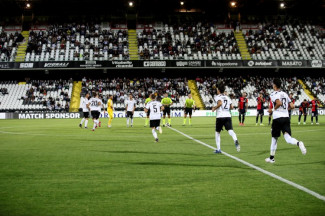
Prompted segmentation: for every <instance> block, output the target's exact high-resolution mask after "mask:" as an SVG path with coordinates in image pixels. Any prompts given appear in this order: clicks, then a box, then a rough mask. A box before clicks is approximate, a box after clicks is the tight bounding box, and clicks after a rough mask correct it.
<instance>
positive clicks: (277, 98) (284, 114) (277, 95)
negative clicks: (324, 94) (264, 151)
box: [265, 79, 307, 163]
mask: <svg viewBox="0 0 325 216" xmlns="http://www.w3.org/2000/svg"><path fill="white" fill-rule="evenodd" d="M280 87H281V80H280V79H274V81H273V89H274V92H273V93H272V94H271V101H272V103H273V110H272V109H269V110H268V112H269V113H273V122H272V130H271V134H272V140H271V148H270V157H268V158H266V159H265V161H266V162H267V163H274V162H275V159H274V155H275V151H276V148H277V140H278V138H279V137H280V135H281V131H282V133H283V137H284V139H285V141H286V142H287V143H289V144H292V145H297V146H298V147H299V148H300V150H301V153H302V154H303V155H305V154H306V153H307V149H306V148H305V146H304V143H303V142H302V141H298V140H296V139H295V138H293V137H291V127H290V119H289V112H288V104H289V105H290V107H291V108H293V107H294V105H293V104H292V102H291V100H290V98H289V96H288V95H287V93H285V92H283V91H281V89H280Z"/></svg>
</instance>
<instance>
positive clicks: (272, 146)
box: [270, 137, 278, 159]
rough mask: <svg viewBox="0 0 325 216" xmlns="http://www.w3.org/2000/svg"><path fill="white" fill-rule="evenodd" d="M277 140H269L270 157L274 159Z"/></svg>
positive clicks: (273, 138)
mask: <svg viewBox="0 0 325 216" xmlns="http://www.w3.org/2000/svg"><path fill="white" fill-rule="evenodd" d="M277 140H278V139H277V138H275V137H272V139H271V150H270V155H271V156H273V157H274V155H275V151H276V148H277ZM271 159H272V158H271Z"/></svg>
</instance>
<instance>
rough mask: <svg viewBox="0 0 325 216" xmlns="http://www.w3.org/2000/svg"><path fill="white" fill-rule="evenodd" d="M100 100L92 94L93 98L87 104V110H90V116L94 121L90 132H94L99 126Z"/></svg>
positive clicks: (95, 94) (96, 95)
mask: <svg viewBox="0 0 325 216" xmlns="http://www.w3.org/2000/svg"><path fill="white" fill-rule="evenodd" d="M102 104H103V102H102V100H101V99H99V98H98V94H97V93H94V97H93V98H91V99H90V100H89V102H88V106H87V107H88V109H90V112H91V116H92V117H93V119H94V125H93V129H92V131H95V129H96V128H97V126H98V125H99V120H98V119H99V115H100V111H101V109H102Z"/></svg>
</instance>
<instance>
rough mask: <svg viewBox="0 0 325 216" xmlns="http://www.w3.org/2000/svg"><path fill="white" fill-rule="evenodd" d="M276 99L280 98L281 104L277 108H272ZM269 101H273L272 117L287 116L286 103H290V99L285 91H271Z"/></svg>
mask: <svg viewBox="0 0 325 216" xmlns="http://www.w3.org/2000/svg"><path fill="white" fill-rule="evenodd" d="M276 100H280V101H281V102H282V105H281V106H280V107H279V108H278V109H276V110H274V107H275V105H276V102H275V101H276ZM271 102H272V103H273V119H277V118H284V117H289V113H288V107H289V106H288V105H289V104H290V103H291V99H290V98H289V96H288V95H287V93H285V92H283V91H275V92H273V93H272V94H271Z"/></svg>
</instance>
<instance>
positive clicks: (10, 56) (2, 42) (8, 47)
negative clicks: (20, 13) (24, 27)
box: [0, 29, 24, 62]
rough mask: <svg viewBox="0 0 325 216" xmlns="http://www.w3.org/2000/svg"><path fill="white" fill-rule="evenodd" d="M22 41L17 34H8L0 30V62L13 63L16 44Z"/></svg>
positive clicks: (20, 36)
mask: <svg viewBox="0 0 325 216" xmlns="http://www.w3.org/2000/svg"><path fill="white" fill-rule="evenodd" d="M23 39H24V38H23V36H22V35H21V34H20V33H19V32H15V33H8V32H5V31H4V30H2V29H0V62H8V61H9V62H13V61H14V60H15V57H16V54H17V44H18V43H20V42H21V41H22V40H23Z"/></svg>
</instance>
